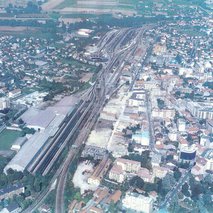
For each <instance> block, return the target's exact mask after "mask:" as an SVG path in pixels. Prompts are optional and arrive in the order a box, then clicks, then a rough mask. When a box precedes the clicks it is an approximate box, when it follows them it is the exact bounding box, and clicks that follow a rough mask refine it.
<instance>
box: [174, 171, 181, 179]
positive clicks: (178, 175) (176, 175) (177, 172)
mask: <svg viewBox="0 0 213 213" xmlns="http://www.w3.org/2000/svg"><path fill="white" fill-rule="evenodd" d="M180 177H181V172H180V170H179V169H178V168H175V170H174V178H175V180H177V181H178V180H179V179H180Z"/></svg>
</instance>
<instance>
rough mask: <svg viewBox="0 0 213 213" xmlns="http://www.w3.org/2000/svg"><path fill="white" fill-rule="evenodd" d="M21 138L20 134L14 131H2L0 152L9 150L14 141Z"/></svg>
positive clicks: (0, 134)
mask: <svg viewBox="0 0 213 213" xmlns="http://www.w3.org/2000/svg"><path fill="white" fill-rule="evenodd" d="M20 136H21V132H19V131H14V130H7V129H5V130H3V131H2V132H1V133H0V150H9V149H10V147H11V146H12V144H13V143H14V142H15V140H16V139H17V138H18V137H20Z"/></svg>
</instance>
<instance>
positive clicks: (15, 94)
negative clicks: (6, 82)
mask: <svg viewBox="0 0 213 213" xmlns="http://www.w3.org/2000/svg"><path fill="white" fill-rule="evenodd" d="M19 95H21V90H20V89H15V90H13V91H10V92H9V98H16V97H18V96H19Z"/></svg>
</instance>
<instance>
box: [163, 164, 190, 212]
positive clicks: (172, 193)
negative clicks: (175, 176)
mask: <svg viewBox="0 0 213 213" xmlns="http://www.w3.org/2000/svg"><path fill="white" fill-rule="evenodd" d="M192 167H193V166H191V167H190V168H188V169H187V170H186V172H185V173H184V174H183V175H182V176H181V178H180V179H179V181H178V182H177V183H176V184H175V185H174V186H173V188H172V189H171V190H170V191H169V192H168V193H167V195H166V197H165V199H164V201H163V202H162V203H161V204H160V206H159V209H164V208H165V207H167V206H168V205H169V204H170V202H171V201H172V199H173V198H174V196H175V195H176V194H177V193H178V192H179V191H180V190H181V187H182V186H183V184H184V183H185V182H186V181H187V180H188V178H189V175H190V171H191V169H192Z"/></svg>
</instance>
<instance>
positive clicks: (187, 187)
mask: <svg viewBox="0 0 213 213" xmlns="http://www.w3.org/2000/svg"><path fill="white" fill-rule="evenodd" d="M181 192H182V193H183V194H184V195H185V196H186V197H190V193H189V185H188V184H187V183H184V184H183V186H182V190H181Z"/></svg>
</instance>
